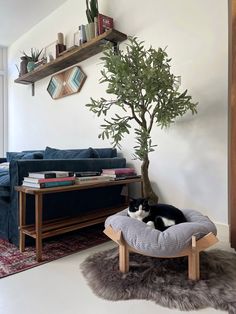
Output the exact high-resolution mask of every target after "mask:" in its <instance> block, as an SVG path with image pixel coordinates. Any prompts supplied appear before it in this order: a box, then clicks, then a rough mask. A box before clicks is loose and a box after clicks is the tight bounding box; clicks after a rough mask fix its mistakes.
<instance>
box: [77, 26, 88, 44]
mask: <svg viewBox="0 0 236 314" xmlns="http://www.w3.org/2000/svg"><path fill="white" fill-rule="evenodd" d="M86 41H87V38H86V32H85V25H84V24H81V25H80V26H79V44H80V45H82V44H84V43H86Z"/></svg>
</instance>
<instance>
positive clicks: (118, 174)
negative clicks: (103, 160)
mask: <svg viewBox="0 0 236 314" xmlns="http://www.w3.org/2000/svg"><path fill="white" fill-rule="evenodd" d="M101 176H109V177H110V179H111V180H122V179H131V178H139V177H141V176H139V175H137V172H136V171H135V169H134V168H112V169H103V170H102V174H101Z"/></svg>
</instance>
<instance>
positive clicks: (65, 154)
mask: <svg viewBox="0 0 236 314" xmlns="http://www.w3.org/2000/svg"><path fill="white" fill-rule="evenodd" d="M93 155H94V153H93V149H92V148H91V147H89V148H88V149H57V148H52V147H48V146H47V147H46V149H45V152H44V159H81V158H94V157H93Z"/></svg>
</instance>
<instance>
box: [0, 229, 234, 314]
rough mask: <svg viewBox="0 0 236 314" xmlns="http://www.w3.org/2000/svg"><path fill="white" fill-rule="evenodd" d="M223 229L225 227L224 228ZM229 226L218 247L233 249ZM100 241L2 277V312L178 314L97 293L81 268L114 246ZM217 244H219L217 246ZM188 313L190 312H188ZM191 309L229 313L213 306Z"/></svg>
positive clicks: (10, 313)
mask: <svg viewBox="0 0 236 314" xmlns="http://www.w3.org/2000/svg"><path fill="white" fill-rule="evenodd" d="M221 229H222V230H221ZM225 230H226V229H225V228H218V233H219V234H218V237H219V238H220V239H221V242H220V243H219V244H218V245H217V247H219V248H222V249H225V250H230V248H229V244H228V241H227V239H228V235H227V234H226V232H225ZM112 246H113V244H112V243H111V242H108V243H105V244H102V245H99V246H97V247H95V248H91V249H88V250H85V251H82V252H79V253H76V254H73V255H70V256H68V257H65V258H62V259H59V260H57V261H54V262H50V263H48V264H45V265H42V266H39V267H35V268H32V269H30V270H27V271H24V272H21V273H19V274H16V275H13V276H9V277H6V278H3V279H1V280H0V314H32V313H33V314H54V313H56V314H76V313H81V314H90V313H91V314H93V313H95V314H111V313H112V314H121V313H122V314H126V313H127V314H128V313H135V314H143V313H148V314H154V313H155V314H156V313H158V314H162V313H164V314H167V313H168V314H178V313H183V312H180V311H177V310H169V309H167V308H164V307H160V306H158V305H156V304H155V303H154V302H151V301H138V300H137V301H136V300H130V301H119V302H110V301H105V300H102V299H100V298H98V297H96V296H95V295H94V294H93V293H92V291H91V290H90V288H89V287H88V286H87V284H86V281H85V279H84V277H83V276H82V274H81V272H80V268H79V265H80V263H81V262H82V261H83V260H84V259H85V258H86V257H87V256H88V255H90V254H93V253H94V252H97V251H99V250H105V249H108V248H110V247H112ZM215 247H216V246H215ZM185 313H186V312H185ZM189 313H199V314H203V313H204V314H213V313H227V312H224V311H216V310H214V309H212V308H208V309H203V310H200V311H191V312H189Z"/></svg>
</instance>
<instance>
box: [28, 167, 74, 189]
mask: <svg viewBox="0 0 236 314" xmlns="http://www.w3.org/2000/svg"><path fill="white" fill-rule="evenodd" d="M74 183H75V176H74V172H70V171H40V172H30V173H29V175H28V177H24V181H23V183H22V185H23V186H27V187H31V188H40V189H42V188H50V187H57V186H65V185H72V184H74Z"/></svg>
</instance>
